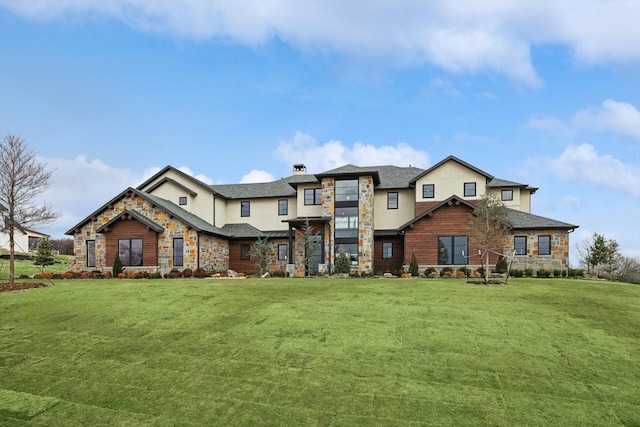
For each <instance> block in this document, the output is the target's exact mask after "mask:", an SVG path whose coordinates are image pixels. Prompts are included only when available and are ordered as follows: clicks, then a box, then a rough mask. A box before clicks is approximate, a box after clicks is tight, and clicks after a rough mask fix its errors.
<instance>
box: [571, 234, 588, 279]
mask: <svg viewBox="0 0 640 427" xmlns="http://www.w3.org/2000/svg"><path fill="white" fill-rule="evenodd" d="M591 243H592V238H591V237H587V238H584V239H582V240H581V241H580V242H577V243H576V244H575V245H574V247H575V248H576V252H578V262H579V263H580V266H581V267H583V268H585V269H586V270H587V274H591V263H590V262H589V259H590V258H591Z"/></svg>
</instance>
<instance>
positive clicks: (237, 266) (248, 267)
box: [229, 239, 257, 274]
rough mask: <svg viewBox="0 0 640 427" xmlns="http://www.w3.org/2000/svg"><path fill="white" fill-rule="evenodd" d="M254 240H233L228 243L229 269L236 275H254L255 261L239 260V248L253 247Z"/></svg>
mask: <svg viewBox="0 0 640 427" xmlns="http://www.w3.org/2000/svg"><path fill="white" fill-rule="evenodd" d="M253 242H255V240H254V239H250V240H234V241H232V242H229V268H230V269H231V270H234V271H237V272H238V273H245V274H253V273H256V272H257V270H256V266H255V261H254V260H252V259H240V247H241V246H242V245H249V247H251V245H253Z"/></svg>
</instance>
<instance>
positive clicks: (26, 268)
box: [0, 251, 71, 283]
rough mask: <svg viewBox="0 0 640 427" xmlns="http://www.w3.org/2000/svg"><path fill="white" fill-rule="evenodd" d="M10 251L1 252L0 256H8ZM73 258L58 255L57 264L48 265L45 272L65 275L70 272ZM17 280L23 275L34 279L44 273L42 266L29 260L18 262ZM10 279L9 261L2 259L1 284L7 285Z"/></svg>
mask: <svg viewBox="0 0 640 427" xmlns="http://www.w3.org/2000/svg"><path fill="white" fill-rule="evenodd" d="M8 253H9V252H8V251H0V254H8ZM70 260H71V256H69V255H58V256H56V257H55V264H53V265H48V266H47V267H46V268H45V270H44V271H51V272H53V273H64V272H65V271H68V270H69V261H70ZM15 268H16V272H15V277H16V280H18V278H19V277H20V276H22V275H25V276H29V277H33V275H34V274H36V273H40V272H42V270H41V268H40V266H38V265H35V264H34V263H33V261H28V260H16V264H15ZM8 278H9V260H8V259H0V283H6V282H7V280H8Z"/></svg>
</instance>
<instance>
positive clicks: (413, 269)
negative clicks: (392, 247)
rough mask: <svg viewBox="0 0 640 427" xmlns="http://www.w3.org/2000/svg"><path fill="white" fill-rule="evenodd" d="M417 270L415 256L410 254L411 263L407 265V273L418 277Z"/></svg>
mask: <svg viewBox="0 0 640 427" xmlns="http://www.w3.org/2000/svg"><path fill="white" fill-rule="evenodd" d="M418 270H419V267H418V259H417V258H416V254H412V255H411V262H410V263H409V273H411V275H412V276H414V277H418V275H419V274H420V272H419V271H418Z"/></svg>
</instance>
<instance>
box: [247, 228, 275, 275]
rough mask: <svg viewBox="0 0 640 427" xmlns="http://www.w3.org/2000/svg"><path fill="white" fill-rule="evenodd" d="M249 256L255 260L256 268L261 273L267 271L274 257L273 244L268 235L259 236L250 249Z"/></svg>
mask: <svg viewBox="0 0 640 427" xmlns="http://www.w3.org/2000/svg"><path fill="white" fill-rule="evenodd" d="M249 256H250V257H251V259H252V260H254V265H255V267H256V270H258V273H259V274H260V275H262V274H264V272H266V271H267V267H268V266H269V263H270V262H271V260H272V259H273V245H272V244H271V242H270V241H269V239H268V238H266V237H264V238H263V237H259V238H258V240H256V241H255V242H253V244H252V245H251V249H249Z"/></svg>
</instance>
